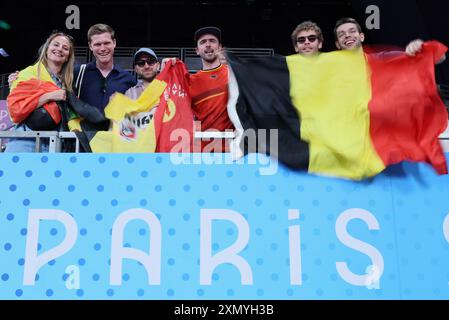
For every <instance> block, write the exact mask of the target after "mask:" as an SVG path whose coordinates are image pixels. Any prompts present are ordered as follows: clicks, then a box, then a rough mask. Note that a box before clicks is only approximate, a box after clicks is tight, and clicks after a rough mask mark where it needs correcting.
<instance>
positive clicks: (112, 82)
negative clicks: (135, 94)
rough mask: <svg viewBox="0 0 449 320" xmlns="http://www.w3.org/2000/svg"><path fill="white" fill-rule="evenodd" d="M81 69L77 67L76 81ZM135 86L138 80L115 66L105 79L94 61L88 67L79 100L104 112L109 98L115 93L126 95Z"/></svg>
mask: <svg viewBox="0 0 449 320" xmlns="http://www.w3.org/2000/svg"><path fill="white" fill-rule="evenodd" d="M80 67H81V66H76V67H75V76H74V80H75V81H76V78H77V77H78V73H79V71H80ZM75 81H74V82H75ZM135 85H136V79H135V78H134V76H133V75H132V74H131V73H130V72H128V71H125V70H121V69H119V68H117V67H115V66H114V68H113V69H112V70H111V72H110V73H109V74H108V76H107V77H106V78H105V77H103V75H102V74H101V72H100V70H98V68H97V66H96V64H95V61H93V62H90V63H88V64H87V65H86V70H85V71H84V77H83V82H82V84H81V92H80V97H79V98H80V99H81V100H82V101H84V102H86V103H88V104H90V105H92V106H95V107H97V108H98V109H100V110H101V111H103V110H104V108H105V107H106V105H107V104H108V103H109V97H110V96H111V95H112V94H113V93H115V92H120V93H125V92H126V90H128V89H129V88H131V87H132V86H135ZM75 92H76V91H75Z"/></svg>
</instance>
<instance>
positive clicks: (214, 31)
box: [190, 27, 234, 151]
mask: <svg viewBox="0 0 449 320" xmlns="http://www.w3.org/2000/svg"><path fill="white" fill-rule="evenodd" d="M194 41H195V46H196V53H197V55H199V56H200V57H201V62H202V66H203V68H202V70H200V71H198V72H197V73H196V74H194V75H192V76H191V77H190V95H191V97H192V109H193V112H194V115H195V118H196V119H197V120H198V121H200V122H201V131H206V130H210V129H214V130H218V131H221V132H223V131H225V130H234V126H233V124H232V122H231V120H230V119H229V116H228V112H227V103H228V67H227V66H226V65H225V64H221V60H220V55H219V54H220V52H221V50H222V44H221V30H220V29H219V28H217V27H204V28H200V29H198V30H197V31H196V32H195V35H194ZM212 142H213V141H212ZM218 142H219V143H220V145H221V148H222V151H225V150H224V147H225V143H224V142H225V141H224V140H223V141H218ZM222 142H223V143H222ZM208 144H209V142H207V141H203V143H202V149H203V150H204V148H205V147H206V146H207V145H208ZM213 145H214V146H213V148H216V147H217V144H213ZM208 149H210V148H207V149H206V150H205V151H210V150H208Z"/></svg>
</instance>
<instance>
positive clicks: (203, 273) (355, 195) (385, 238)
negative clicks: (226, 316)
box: [0, 154, 449, 300]
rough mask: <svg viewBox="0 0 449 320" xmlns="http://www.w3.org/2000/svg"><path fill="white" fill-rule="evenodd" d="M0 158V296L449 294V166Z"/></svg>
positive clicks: (151, 158)
mask: <svg viewBox="0 0 449 320" xmlns="http://www.w3.org/2000/svg"><path fill="white" fill-rule="evenodd" d="M218 158H219V157H218V156H217V159H218ZM0 161H1V162H0V163H1V164H0V194H1V198H0V299H158V300H164V299H174V300H178V299H183V300H184V299H185V300H196V299H201V300H208V299H221V300H234V299H252V300H268V299H272V300H277V299H284V300H299V299H448V298H449V285H448V282H449V203H448V202H447V198H446V197H447V195H448V194H449V177H447V176H436V175H435V174H434V173H433V171H432V170H431V168H429V167H428V166H427V165H422V164H402V165H397V166H394V167H391V168H389V169H388V170H387V171H386V172H385V173H383V174H381V175H379V176H377V177H375V178H374V179H371V180H366V181H363V182H352V181H346V180H341V179H334V178H325V177H318V176H313V175H308V174H305V173H301V172H293V171H291V170H289V169H286V168H284V167H282V166H279V167H276V168H275V170H272V172H270V173H269V175H266V174H267V172H266V171H265V172H264V171H263V170H262V169H266V168H267V166H266V163H267V162H266V158H263V157H261V158H260V159H259V162H257V163H256V164H251V163H246V164H241V163H240V164H239V163H237V164H214V165H207V164H204V163H203V164H190V165H188V164H183V165H179V164H174V161H173V159H171V158H170V155H167V154H151V155H148V154H146V155H142V154H133V155H129V154H128V155H127V154H114V155H97V154H76V155H73V154H1V155H0ZM184 162H185V161H184ZM150 226H151V227H150ZM122 231H123V232H122ZM122 233H123V236H122ZM121 237H123V239H121ZM122 258H123V259H122ZM221 263H223V264H221ZM147 269H148V271H147Z"/></svg>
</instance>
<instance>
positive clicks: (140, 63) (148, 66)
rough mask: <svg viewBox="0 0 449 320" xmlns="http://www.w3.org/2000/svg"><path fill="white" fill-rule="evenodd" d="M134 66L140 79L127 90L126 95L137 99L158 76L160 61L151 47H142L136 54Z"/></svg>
mask: <svg viewBox="0 0 449 320" xmlns="http://www.w3.org/2000/svg"><path fill="white" fill-rule="evenodd" d="M133 68H134V72H135V73H136V74H137V77H138V79H139V80H138V81H137V84H136V85H135V86H134V87H131V88H129V89H128V90H127V91H126V92H125V95H126V96H127V97H129V98H131V99H134V100H135V99H137V98H139V96H140V95H141V94H142V92H143V91H144V90H145V89H146V87H148V85H149V84H150V83H151V81H153V80H154V78H156V76H157V72H158V70H159V62H158V60H157V56H156V53H154V51H153V50H151V49H150V48H140V49H139V50H137V51H136V53H135V54H134V59H133Z"/></svg>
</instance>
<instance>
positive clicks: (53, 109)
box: [5, 31, 104, 152]
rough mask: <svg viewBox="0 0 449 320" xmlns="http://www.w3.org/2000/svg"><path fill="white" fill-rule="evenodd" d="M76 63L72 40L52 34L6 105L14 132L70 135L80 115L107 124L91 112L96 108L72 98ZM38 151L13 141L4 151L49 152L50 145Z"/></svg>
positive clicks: (31, 144) (27, 141) (31, 142)
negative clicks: (72, 123) (52, 132)
mask: <svg viewBox="0 0 449 320" xmlns="http://www.w3.org/2000/svg"><path fill="white" fill-rule="evenodd" d="M74 62H75V55H74V47H73V38H72V37H71V36H69V35H67V34H65V33H63V32H59V31H57V32H53V33H52V34H51V35H50V36H49V37H48V38H47V40H46V41H45V43H44V44H43V45H42V46H41V48H40V49H39V58H38V60H37V62H36V63H35V64H34V65H32V66H29V67H27V68H25V69H24V70H22V71H20V72H19V75H18V78H17V79H16V80H15V81H14V82H13V83H12V86H11V93H10V94H9V96H8V98H7V102H8V110H9V114H10V117H11V119H12V120H13V121H14V123H16V127H15V131H68V122H69V120H71V119H73V118H76V117H78V114H79V115H80V116H83V117H85V118H86V117H87V118H93V119H94V122H95V121H97V120H98V121H104V116H102V115H101V114H100V113H99V112H98V111H96V110H92V109H95V108H93V107H90V106H89V105H86V104H84V103H83V102H81V101H80V100H78V99H77V98H76V97H75V95H74V94H73V92H72V82H73V68H74ZM74 110H75V111H76V112H75V111H74ZM91 115H93V117H89V116H91ZM89 120H91V119H89ZM35 149H36V143H35V140H34V139H11V140H10V142H8V144H7V146H6V150H5V151H6V152H34V151H47V150H48V143H43V144H42V146H41V150H35Z"/></svg>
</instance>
